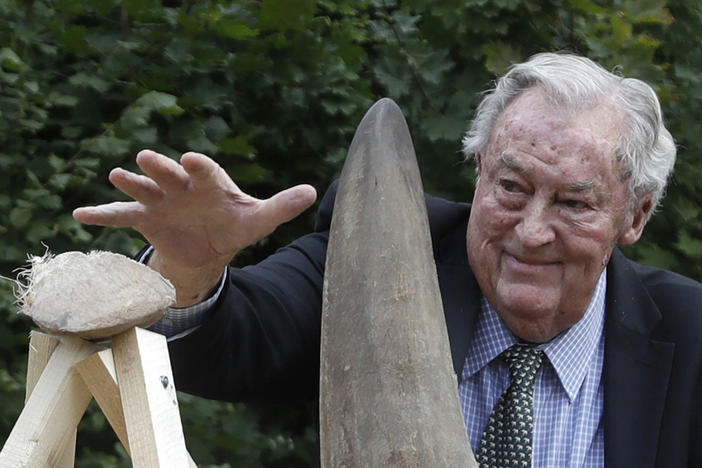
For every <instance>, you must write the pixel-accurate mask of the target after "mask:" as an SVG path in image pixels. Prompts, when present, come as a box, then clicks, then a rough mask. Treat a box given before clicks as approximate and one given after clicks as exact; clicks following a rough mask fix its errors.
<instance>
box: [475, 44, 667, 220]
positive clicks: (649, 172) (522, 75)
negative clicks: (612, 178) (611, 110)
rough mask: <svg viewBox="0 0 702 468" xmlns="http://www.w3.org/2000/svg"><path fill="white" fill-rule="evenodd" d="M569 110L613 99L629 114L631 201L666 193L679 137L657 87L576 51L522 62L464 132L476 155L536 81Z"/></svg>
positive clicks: (626, 141) (623, 144)
mask: <svg viewBox="0 0 702 468" xmlns="http://www.w3.org/2000/svg"><path fill="white" fill-rule="evenodd" d="M537 85H538V86H539V87H540V88H542V89H543V90H544V91H545V94H546V96H547V98H548V99H549V100H550V101H551V102H552V103H553V104H554V105H556V106H558V107H559V108H562V109H563V110H564V111H566V112H576V111H578V110H584V109H588V108H592V107H595V106H596V105H598V104H601V103H603V102H605V101H609V102H612V103H613V104H615V105H616V106H617V107H618V109H619V110H620V111H621V112H622V114H623V116H624V125H625V128H624V132H623V135H622V136H621V138H620V141H619V146H618V148H617V153H616V158H617V159H618V160H619V161H620V164H621V169H622V176H623V178H625V179H626V180H628V181H629V199H630V205H632V206H635V204H636V202H637V201H638V200H641V198H642V197H644V196H646V195H648V194H651V196H652V209H651V210H650V211H649V215H648V216H649V217H650V216H651V214H652V213H653V211H654V209H655V208H656V207H657V206H658V204H659V203H660V201H661V199H662V198H663V195H664V193H665V186H666V183H667V181H668V177H669V176H670V174H671V173H672V170H673V165H674V164H675V153H676V148H675V142H674V141H673V137H672V136H671V135H670V132H669V131H668V130H667V129H666V128H665V125H664V124H663V116H662V113H661V107H660V103H659V102H658V97H657V96H656V92H655V91H654V90H653V89H652V88H651V87H650V86H649V85H647V84H646V83H644V82H643V81H641V80H637V79H634V78H624V77H622V76H619V75H617V74H615V73H611V72H609V71H607V70H605V69H604V68H602V67H601V66H600V65H598V64H596V63H595V62H593V61H592V60H590V59H587V58H585V57H580V56H577V55H571V54H561V53H542V54H537V55H534V56H533V57H531V58H530V59H529V60H528V61H526V62H524V63H520V64H516V65H514V66H512V67H511V68H510V70H509V71H508V72H507V74H505V75H504V76H503V77H502V78H500V79H499V80H498V81H497V84H496V86H495V89H493V90H491V91H489V92H487V93H486V95H485V97H484V98H483V100H482V102H481V103H480V105H479V106H478V109H477V110H476V114H475V118H474V120H473V122H472V123H471V126H470V128H469V130H468V132H467V133H466V135H465V137H464V138H463V153H464V154H465V156H466V158H470V157H472V156H474V155H475V154H477V153H482V152H484V151H485V149H486V146H487V144H488V141H489V140H490V136H491V135H492V132H493V130H494V127H495V124H496V122H497V119H498V117H499V115H500V114H501V113H502V111H503V110H504V109H505V108H506V107H507V106H508V105H509V103H510V102H512V101H513V100H514V99H515V98H516V97H517V96H518V95H519V94H520V93H522V92H524V91H525V90H527V89H529V88H532V87H534V86H537ZM647 220H648V219H647Z"/></svg>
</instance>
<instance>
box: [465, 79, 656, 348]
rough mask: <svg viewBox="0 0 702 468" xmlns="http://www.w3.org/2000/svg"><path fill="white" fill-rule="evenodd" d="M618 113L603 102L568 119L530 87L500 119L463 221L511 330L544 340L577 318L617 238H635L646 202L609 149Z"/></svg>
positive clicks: (483, 282) (478, 269) (489, 293)
mask: <svg viewBox="0 0 702 468" xmlns="http://www.w3.org/2000/svg"><path fill="white" fill-rule="evenodd" d="M621 129H622V120H621V117H620V114H619V113H618V112H617V111H616V109H614V108H613V107H612V106H609V105H602V106H599V107H597V108H595V109H593V110H590V111H586V112H583V113H580V114H578V115H575V116H572V115H565V114H563V113H560V112H558V111H556V110H555V109H554V108H553V106H552V105H551V104H548V103H547V102H546V101H545V99H544V97H543V95H542V91H541V90H540V89H538V88H534V89H531V90H528V91H526V92H524V93H523V94H522V95H520V96H519V97H518V98H516V99H515V100H514V101H513V102H512V103H511V104H510V105H509V106H508V107H507V109H505V111H504V112H503V113H502V115H501V116H500V118H499V119H498V122H497V125H496V126H495V129H494V132H493V134H492V137H491V139H490V142H489V144H488V146H487V149H486V151H485V153H484V154H481V155H478V169H479V175H480V177H479V180H478V183H477V186H476V191H475V197H474V201H473V207H472V210H471V215H470V220H469V223H468V233H467V247H468V259H469V261H470V264H471V268H472V269H473V271H474V273H475V276H476V278H477V280H478V283H479V284H480V288H481V290H482V292H483V294H484V295H485V297H486V298H487V299H488V301H489V302H490V304H491V305H492V306H493V307H494V308H495V309H496V310H497V312H498V314H499V315H500V317H501V318H502V320H503V321H504V322H505V324H506V325H507V327H509V329H510V330H511V331H512V332H513V333H514V334H515V335H517V336H519V337H520V338H522V339H524V340H527V341H532V342H545V341H549V340H550V339H552V338H553V337H555V336H556V335H558V334H559V333H561V332H562V331H564V330H566V329H568V328H570V327H571V326H572V325H573V324H575V323H576V322H577V321H579V320H580V319H581V318H582V316H583V315H584V313H585V309H586V308H587V305H588V303H589V301H590V297H591V296H592V293H593V291H594V288H595V285H596V283H597V280H598V278H599V276H600V274H601V272H602V270H603V268H604V267H605V265H606V264H607V262H608V261H609V257H610V255H611V253H612V249H613V248H614V246H615V245H616V244H617V243H622V244H630V243H633V242H635V241H636V240H638V238H639V236H640V235H641V231H642V229H643V224H644V219H645V215H646V213H647V212H648V210H649V209H650V202H648V203H641V204H639V206H637V207H636V208H635V209H634V210H631V209H630V208H629V205H628V193H629V191H628V184H627V182H626V181H623V180H622V178H621V170H620V167H619V163H618V162H617V161H616V160H615V157H614V156H615V148H616V143H617V138H618V136H619V132H620V131H621Z"/></svg>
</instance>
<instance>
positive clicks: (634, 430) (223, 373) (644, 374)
mask: <svg viewBox="0 0 702 468" xmlns="http://www.w3.org/2000/svg"><path fill="white" fill-rule="evenodd" d="M334 195H335V186H333V187H332V189H331V190H330V191H329V192H327V194H326V195H325V197H324V199H323V200H322V203H321V206H320V210H319V212H318V217H317V222H316V224H315V232H314V233H312V234H309V235H307V236H304V237H302V238H300V239H298V240H297V241H295V242H293V243H292V244H291V245H290V246H288V247H286V248H284V249H281V250H280V251H279V252H277V253H276V254H274V255H272V256H271V257H269V258H268V259H266V260H264V261H263V262H261V263H260V264H258V265H255V266H252V267H247V268H244V269H242V270H231V271H230V275H229V278H228V281H227V283H226V285H225V288H224V291H223V294H222V295H221V297H220V299H219V300H218V303H217V305H216V306H215V308H214V310H212V311H211V313H209V314H208V316H207V318H206V319H205V322H204V323H203V325H202V327H200V328H199V329H198V330H196V331H195V332H193V333H191V334H190V335H188V336H186V337H184V338H182V339H179V340H175V341H173V342H171V343H170V352H171V357H172V363H173V371H174V375H175V380H176V382H177V385H178V388H179V389H180V390H184V391H186V392H190V393H194V394H197V395H201V396H204V397H208V398H215V399H220V400H259V399H266V400H283V401H290V400H296V399H315V398H317V395H318V388H319V346H320V316H321V307H322V306H321V296H322V283H323V274H324V261H325V253H326V244H327V237H328V229H329V224H330V221H331V210H332V207H333V198H334ZM427 207H428V212H429V221H430V227H431V234H432V241H433V249H434V256H435V259H436V266H437V272H438V277H439V286H440V288H441V293H442V300H443V304H444V313H445V315H446V323H447V328H448V334H449V341H450V343H451V354H452V359H453V364H454V369H455V371H456V374H457V375H458V376H459V377H460V375H461V370H462V367H463V362H464V360H465V355H466V352H467V350H468V347H469V344H470V339H471V337H472V334H473V327H474V322H475V318H476V317H477V314H478V310H479V304H480V301H479V298H480V290H479V288H478V285H477V282H476V280H475V277H474V276H473V273H472V272H471V270H470V267H469V265H468V260H467V254H466V242H465V235H466V227H467V221H468V215H469V212H470V206H469V205H467V204H461V203H453V202H449V201H446V200H442V199H438V198H432V197H428V198H427ZM607 271H608V276H607V299H606V324H605V365H604V371H603V378H604V385H605V392H604V395H605V396H604V398H605V401H604V424H605V459H606V466H607V467H622V468H624V467H626V468H628V467H636V468H641V467H653V466H656V467H661V468H664V467H665V468H670V467H702V312H700V305H701V304H702V285H701V284H699V283H697V282H695V281H692V280H690V279H687V278H685V277H682V276H679V275H676V274H674V273H671V272H668V271H663V270H658V269H653V268H648V267H644V266H641V265H638V264H636V263H634V262H631V261H630V260H628V259H626V258H625V257H624V256H623V255H622V254H621V253H620V252H619V251H615V252H614V254H613V255H612V259H611V261H610V263H609V265H608V270H607Z"/></svg>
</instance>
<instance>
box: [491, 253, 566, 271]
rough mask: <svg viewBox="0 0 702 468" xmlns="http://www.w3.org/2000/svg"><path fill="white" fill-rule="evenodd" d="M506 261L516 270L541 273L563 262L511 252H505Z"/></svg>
mask: <svg viewBox="0 0 702 468" xmlns="http://www.w3.org/2000/svg"><path fill="white" fill-rule="evenodd" d="M503 255H504V261H505V262H506V263H507V265H508V266H509V267H510V268H511V269H512V270H515V271H523V272H525V273H539V272H546V271H550V270H552V269H553V268H554V267H558V266H559V265H560V264H561V262H558V261H551V260H548V259H543V258H538V257H529V256H523V255H514V254H511V253H509V252H504V254H503Z"/></svg>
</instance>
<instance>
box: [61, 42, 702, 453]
mask: <svg viewBox="0 0 702 468" xmlns="http://www.w3.org/2000/svg"><path fill="white" fill-rule="evenodd" d="M464 150H465V152H466V155H467V156H469V157H474V158H475V161H476V165H477V172H478V182H477V186H476V191H475V196H474V202H473V204H472V205H467V204H461V203H453V202H448V201H446V200H441V199H436V198H432V197H428V198H427V206H428V211H429V220H430V226H431V231H432V240H433V244H434V255H435V260H436V265H437V272H438V275H439V285H440V288H441V293H442V300H443V303H444V310H445V315H446V322H447V328H448V334H449V339H450V344H451V352H452V358H453V363H454V369H455V370H456V373H457V375H458V381H459V388H458V391H459V395H460V399H461V403H462V406H463V412H464V417H465V422H466V427H467V430H468V435H469V438H470V441H471V444H472V446H473V447H474V448H475V449H476V456H477V458H478V460H479V462H480V463H481V465H482V466H513V465H512V463H513V460H512V457H513V456H514V453H512V454H510V452H509V450H506V447H507V445H508V444H509V443H512V442H513V441H514V439H513V438H514V437H517V435H515V433H513V432H511V430H512V429H514V428H515V427H516V426H517V425H520V424H521V425H524V424H525V425H526V426H525V427H526V431H527V432H526V433H523V434H522V435H523V436H524V439H525V440H524V441H523V443H522V442H520V448H519V451H522V452H523V454H520V456H526V457H527V459H528V458H531V459H532V462H531V466H535V467H537V466H538V467H547V466H548V467H551V466H558V467H561V466H568V467H580V466H588V467H589V466H608V467H632V466H636V467H645V466H659V467H683V466H702V377H701V376H702V372H701V370H702V313H700V311H699V310H698V304H700V303H702V287H701V286H700V284H699V283H696V282H694V281H692V280H689V279H686V278H683V277H681V276H678V275H675V274H673V273H670V272H666V271H661V270H656V269H653V268H648V267H644V266H641V265H638V264H635V263H633V262H631V261H629V260H627V259H626V258H624V256H623V255H622V254H621V253H620V252H619V251H618V250H617V248H616V246H617V244H621V245H629V244H632V243H634V242H636V241H637V240H638V239H639V237H640V236H641V233H642V231H643V228H644V225H645V224H646V222H647V220H648V219H649V217H650V216H651V214H652V213H653V211H654V209H655V207H656V206H657V204H658V203H659V201H660V199H661V196H662V193H663V191H664V189H665V185H666V180H667V178H668V176H669V174H670V172H671V171H672V166H673V163H674V160H675V145H674V143H673V140H672V138H671V136H670V134H669V132H668V131H667V130H666V129H665V127H664V125H663V122H662V117H661V111H660V107H659V104H658V100H657V98H656V95H655V93H654V92H653V91H652V90H651V88H650V87H648V86H647V85H646V84H644V83H643V82H641V81H638V80H635V79H625V78H621V77H619V76H616V75H614V74H611V73H609V72H607V71H605V70H604V69H602V68H601V67H599V66H598V65H596V64H595V63H593V62H591V61H590V60H588V59H585V58H582V57H577V56H573V55H564V54H540V55H537V56H534V57H532V58H531V59H530V60H529V61H527V62H525V63H522V64H518V65H516V66H514V67H512V69H511V70H510V71H509V73H507V74H506V75H505V76H504V77H502V78H501V79H500V80H499V81H498V83H497V86H496V89H495V90H493V91H491V92H490V93H488V94H487V95H486V97H485V98H484V100H483V102H482V103H481V104H480V106H479V108H478V110H477V113H476V117H475V119H474V121H473V123H472V126H471V128H470V130H469V132H468V134H467V136H466V137H465V139H464ZM137 162H138V164H139V166H140V167H141V168H142V170H143V171H144V172H145V173H146V176H142V175H136V174H133V173H130V172H127V171H124V170H121V169H115V170H114V171H113V172H112V173H111V174H110V180H111V181H112V183H113V184H114V185H115V186H117V187H118V188H119V189H121V190H122V191H123V192H125V193H126V194H128V195H130V196H132V197H133V198H134V199H135V200H136V201H135V202H127V203H114V204H109V205H103V206H99V207H93V208H81V209H79V210H76V212H75V214H74V215H75V217H76V219H78V220H79V221H82V222H86V223H95V224H103V225H116V226H132V227H134V228H135V229H137V230H139V231H140V232H141V233H142V234H143V235H144V236H145V237H146V238H147V239H148V240H149V242H150V243H151V245H152V246H153V248H152V249H150V250H149V251H147V252H146V255H145V260H147V261H148V264H149V265H150V266H152V267H153V268H155V269H157V270H159V271H160V272H162V273H163V274H164V275H165V276H166V277H168V278H169V279H171V281H172V282H173V283H174V284H175V285H176V288H177V293H178V306H179V308H174V309H172V310H171V311H170V312H169V313H168V315H167V316H166V318H164V320H162V322H161V323H159V324H158V325H157V329H158V330H160V331H162V332H164V333H166V334H168V335H170V336H171V337H172V339H171V341H170V349H171V353H172V359H173V365H174V372H175V376H176V380H177V381H178V383H179V386H180V388H182V389H183V390H186V391H189V392H193V393H196V394H200V395H203V396H206V397H211V398H219V399H229V400H231V399H253V398H270V399H291V398H314V397H315V396H316V392H317V388H318V381H317V377H318V372H319V371H318V353H319V332H320V323H319V322H320V311H321V290H322V281H323V273H324V260H325V250H326V242H327V237H328V229H329V221H330V216H331V207H332V201H333V197H334V193H335V188H334V187H333V188H332V189H331V190H330V191H329V192H328V193H327V195H326V196H325V198H324V200H323V201H322V203H321V207H320V211H319V215H318V219H317V223H316V226H315V232H314V233H312V234H309V235H307V236H305V237H302V238H300V239H298V240H297V241H295V242H294V243H292V244H291V245H290V246H288V247H287V248H285V249H282V250H281V251H279V252H278V253H276V254H274V255H272V256H271V257H269V258H268V259H266V260H264V261H263V262H261V263H260V264H258V265H255V266H251V267H248V268H245V269H242V270H235V269H228V268H227V264H228V263H229V261H230V260H231V258H232V257H233V256H234V255H235V254H236V253H237V252H238V251H239V250H240V249H242V248H244V247H245V246H247V245H249V244H251V243H253V242H255V241H257V240H259V239H260V238H262V237H264V236H265V235H267V234H268V233H270V232H271V231H272V230H273V229H275V228H276V226H278V225H279V224H280V223H282V222H285V221H288V220H289V219H292V218H293V217H295V216H296V215H297V214H299V213H300V212H301V211H302V210H304V209H306V208H307V207H308V206H310V205H311V204H312V203H313V201H314V199H315V192H314V190H313V189H312V188H311V187H309V186H298V187H294V188H292V189H288V190H286V191H283V192H281V193H279V194H278V195H276V196H274V197H272V198H271V199H268V200H257V199H254V198H252V197H250V196H248V195H246V194H245V193H243V192H241V191H240V190H239V189H238V188H237V186H236V185H235V184H234V183H233V182H232V180H231V179H230V178H229V177H228V176H227V174H226V173H225V172H224V171H223V170H222V169H221V168H220V167H219V166H218V165H217V164H216V163H214V162H213V161H212V160H211V159H209V158H207V157H206V156H203V155H200V154H195V153H186V154H184V155H183V156H182V158H181V161H180V164H178V163H176V162H175V161H172V160H170V159H168V158H166V157H164V156H161V155H158V154H156V153H154V152H151V151H142V152H141V153H139V155H138V156H137ZM222 271H224V272H225V273H224V275H222ZM292 382H294V385H292V386H291V385H290V384H291V383H292ZM514 466H523V465H514ZM527 466H528V462H527Z"/></svg>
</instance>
